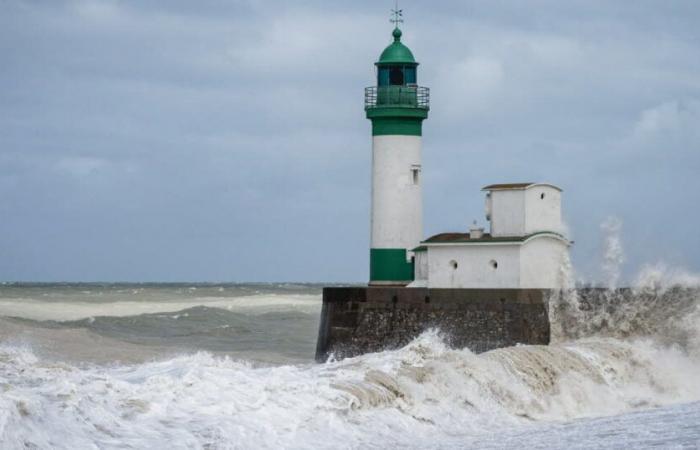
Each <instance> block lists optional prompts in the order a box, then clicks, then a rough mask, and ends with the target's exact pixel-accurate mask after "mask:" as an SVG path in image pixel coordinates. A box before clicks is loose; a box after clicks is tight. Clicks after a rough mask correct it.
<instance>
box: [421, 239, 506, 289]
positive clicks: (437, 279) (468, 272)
mask: <svg viewBox="0 0 700 450" xmlns="http://www.w3.org/2000/svg"><path fill="white" fill-rule="evenodd" d="M519 255H520V246H519V245H518V244H517V243H513V244H499V245H493V244H483V245H479V244H470V245H458V244H455V245H446V246H430V247H429V248H428V287H431V288H517V287H518V286H519V285H520V258H519ZM452 261H454V262H456V263H457V268H456V269H455V268H453V266H452V264H451V262H452ZM491 261H496V262H497V263H498V268H494V267H493V266H492V264H491Z"/></svg>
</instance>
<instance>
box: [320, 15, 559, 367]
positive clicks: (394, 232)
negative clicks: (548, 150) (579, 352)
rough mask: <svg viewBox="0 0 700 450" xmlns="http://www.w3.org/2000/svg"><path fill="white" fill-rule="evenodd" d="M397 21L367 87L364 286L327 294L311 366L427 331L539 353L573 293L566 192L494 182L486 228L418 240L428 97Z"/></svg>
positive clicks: (476, 344) (476, 348) (469, 343)
mask: <svg viewBox="0 0 700 450" xmlns="http://www.w3.org/2000/svg"><path fill="white" fill-rule="evenodd" d="M393 14H394V18H393V20H392V21H393V22H394V24H395V27H394V30H393V32H392V37H393V42H392V43H391V44H390V45H389V46H388V47H386V48H385V49H384V51H383V52H382V54H381V56H380V57H379V60H378V61H377V62H376V63H375V66H376V76H377V78H376V84H375V85H374V86H371V87H368V88H366V89H365V112H366V114H367V118H368V119H369V120H370V121H371V123H372V211H371V245H370V281H369V286H366V287H358V286H346V287H341V286H333V287H325V288H323V307H322V309H321V321H320V323H319V330H318V341H317V345H316V360H317V361H326V360H327V359H328V357H329V356H331V355H333V357H334V358H336V359H342V358H345V357H350V356H357V355H360V354H362V353H367V352H377V351H381V350H384V349H387V348H398V347H401V346H402V345H405V344H408V343H409V342H411V340H413V339H415V338H416V337H417V336H418V335H419V334H420V333H422V332H423V331H425V330H428V329H439V330H440V332H441V334H442V335H443V336H445V338H446V340H447V342H449V343H450V345H452V346H454V347H456V348H463V347H468V348H469V349H470V350H471V351H473V352H477V353H478V352H485V351H489V350H493V349H496V348H500V347H508V346H512V345H517V344H530V345H546V344H548V343H549V338H550V326H549V310H548V307H549V306H548V305H549V299H550V298H552V295H561V293H560V290H561V289H563V288H567V286H568V284H567V283H568V281H567V280H568V278H567V273H568V268H569V248H570V247H571V244H572V242H571V241H569V240H568V238H567V237H566V227H565V226H564V222H563V220H562V207H561V206H562V189H561V188H560V187H558V186H556V185H554V184H551V183H537V182H526V183H522V182H506V183H497V184H489V185H487V186H485V187H484V188H483V189H482V191H483V192H484V197H485V213H486V214H485V217H484V218H485V219H486V222H487V223H488V228H486V227H484V226H479V224H478V223H477V221H473V222H472V223H470V224H469V225H467V221H466V220H465V223H464V228H462V229H457V230H452V231H448V232H445V233H439V234H436V235H433V236H430V237H427V238H425V237H424V236H423V217H422V215H423V204H422V203H423V201H422V182H423V180H422V177H421V170H422V167H421V146H422V142H421V141H422V135H423V121H424V120H425V119H427V118H428V111H429V109H430V98H429V97H430V94H429V90H428V88H427V87H421V86H419V85H418V77H417V69H418V62H416V60H415V58H414V57H413V53H412V52H411V50H410V49H409V48H408V47H406V46H405V45H404V44H403V43H402V42H401V34H402V33H401V30H400V29H399V27H398V24H399V23H400V22H401V11H400V10H399V9H398V7H397V9H395V10H394V11H393ZM488 156H489V157H498V156H497V155H488ZM465 164H466V162H465ZM464 169H465V171H468V170H469V167H468V166H465V168H464ZM494 175H498V174H494ZM480 176H481V174H479V177H480ZM455 205H458V203H454V202H452V203H450V206H449V207H452V208H453V207H455ZM467 214H469V215H467ZM470 215H471V214H470V213H467V212H466V211H465V218H466V217H469V216H470ZM479 215H480V214H479ZM474 217H475V216H473V215H471V218H472V219H473V218H474ZM470 222H471V221H470Z"/></svg>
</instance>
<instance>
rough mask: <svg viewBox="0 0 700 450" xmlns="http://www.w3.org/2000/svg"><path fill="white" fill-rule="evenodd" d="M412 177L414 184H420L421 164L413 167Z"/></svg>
mask: <svg viewBox="0 0 700 450" xmlns="http://www.w3.org/2000/svg"><path fill="white" fill-rule="evenodd" d="M411 179H412V180H413V184H414V185H418V184H420V166H412V167H411Z"/></svg>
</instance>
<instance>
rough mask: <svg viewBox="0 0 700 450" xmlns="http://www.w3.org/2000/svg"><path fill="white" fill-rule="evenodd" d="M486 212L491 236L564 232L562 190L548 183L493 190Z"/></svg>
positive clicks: (487, 201)
mask: <svg viewBox="0 0 700 450" xmlns="http://www.w3.org/2000/svg"><path fill="white" fill-rule="evenodd" d="M489 194H490V195H487V196H486V212H487V215H490V217H491V235H492V236H497V237H498V236H525V235H528V234H532V233H536V232H538V231H554V232H557V233H563V232H564V230H563V226H562V221H561V191H560V190H559V189H557V188H556V187H553V186H551V185H548V184H533V185H532V186H530V187H528V188H527V189H504V190H495V191H490V193H489Z"/></svg>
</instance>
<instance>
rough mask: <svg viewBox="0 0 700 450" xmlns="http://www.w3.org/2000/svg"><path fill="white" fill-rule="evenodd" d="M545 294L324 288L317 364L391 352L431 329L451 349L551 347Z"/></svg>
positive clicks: (423, 289) (490, 290)
mask: <svg viewBox="0 0 700 450" xmlns="http://www.w3.org/2000/svg"><path fill="white" fill-rule="evenodd" d="M547 298H548V291H546V290H542V289H428V288H405V287H328V288H324V289H323V308H322V310H321V323H320V327H319V333H318V342H317V345H316V360H317V361H319V362H323V361H325V360H326V359H327V358H328V357H329V356H330V355H333V356H334V357H335V358H337V359H341V358H347V357H352V356H357V355H360V354H363V353H369V352H378V351H382V350H386V349H394V348H399V347H402V346H404V345H406V344H408V343H409V342H410V341H411V340H412V339H414V338H416V337H417V336H418V335H420V334H421V333H422V332H423V331H425V330H428V329H431V328H435V329H439V330H440V331H441V332H442V334H443V335H444V336H445V338H446V340H447V342H448V344H449V345H451V346H452V347H455V348H463V347H468V348H469V349H471V350H472V351H474V352H485V351H488V350H493V349H496V348H500V347H508V346H512V345H516V344H544V345H546V344H549V338H550V327H549V317H548V306H547V305H548V302H547Z"/></svg>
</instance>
